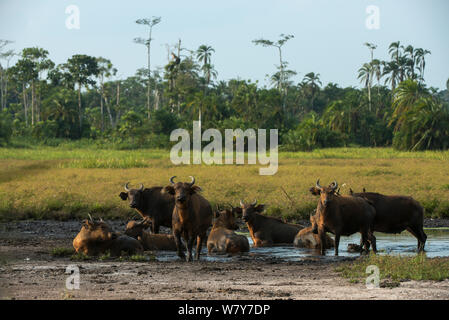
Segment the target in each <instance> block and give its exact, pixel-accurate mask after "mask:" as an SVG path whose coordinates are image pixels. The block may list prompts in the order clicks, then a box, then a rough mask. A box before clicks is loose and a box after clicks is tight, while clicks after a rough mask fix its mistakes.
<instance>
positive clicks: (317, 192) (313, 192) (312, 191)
mask: <svg viewBox="0 0 449 320" xmlns="http://www.w3.org/2000/svg"><path fill="white" fill-rule="evenodd" d="M309 192H310V193H311V194H313V195H314V196H319V195H320V189H318V188H317V187H312V188H310V189H309Z"/></svg>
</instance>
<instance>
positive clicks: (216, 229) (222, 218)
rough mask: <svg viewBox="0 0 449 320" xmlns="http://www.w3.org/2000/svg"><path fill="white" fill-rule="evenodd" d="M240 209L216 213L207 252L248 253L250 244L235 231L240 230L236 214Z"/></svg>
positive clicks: (208, 239)
mask: <svg viewBox="0 0 449 320" xmlns="http://www.w3.org/2000/svg"><path fill="white" fill-rule="evenodd" d="M236 209H240V208H232V209H231V210H229V209H225V210H219V209H218V207H217V211H216V212H215V221H214V224H213V226H212V230H211V231H210V234H209V237H208V238H207V250H208V252H209V253H238V252H248V251H249V242H248V239H247V238H246V237H245V236H243V235H238V234H236V233H235V232H234V230H237V229H238V225H237V223H236V222H235V213H236V212H238V210H236Z"/></svg>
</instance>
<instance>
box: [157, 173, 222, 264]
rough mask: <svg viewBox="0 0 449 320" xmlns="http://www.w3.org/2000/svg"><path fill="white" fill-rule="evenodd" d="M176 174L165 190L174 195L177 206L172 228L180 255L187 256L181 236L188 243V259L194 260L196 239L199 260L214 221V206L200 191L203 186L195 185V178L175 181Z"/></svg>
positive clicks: (174, 210)
mask: <svg viewBox="0 0 449 320" xmlns="http://www.w3.org/2000/svg"><path fill="white" fill-rule="evenodd" d="M174 178H176V177H175V176H173V177H171V178H170V185H169V186H166V187H165V188H164V192H166V193H168V194H170V195H172V196H173V197H174V199H175V206H174V209H173V217H172V230H173V235H174V236H175V243H176V247H177V253H178V256H179V257H180V258H181V259H184V258H185V254H184V246H183V244H182V242H181V237H182V238H184V240H185V241H186V243H187V251H188V255H187V261H191V260H192V248H193V244H194V242H195V240H196V255H195V257H196V259H197V260H199V258H200V253H201V247H202V245H203V241H204V240H206V233H207V229H208V228H209V227H210V225H211V223H212V216H213V214H212V208H211V206H210V203H209V201H207V200H206V199H205V198H203V197H202V196H201V195H200V194H199V192H200V191H201V188H200V187H198V186H195V178H194V177H190V178H191V179H192V181H191V182H176V183H175V182H174V181H173V179H174Z"/></svg>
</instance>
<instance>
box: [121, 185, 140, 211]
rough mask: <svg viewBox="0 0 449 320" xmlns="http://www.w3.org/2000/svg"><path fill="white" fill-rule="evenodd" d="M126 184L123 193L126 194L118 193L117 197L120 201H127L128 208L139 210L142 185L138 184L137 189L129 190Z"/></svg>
mask: <svg viewBox="0 0 449 320" xmlns="http://www.w3.org/2000/svg"><path fill="white" fill-rule="evenodd" d="M128 184H129V182H128V183H127V184H125V191H126V192H120V194H119V197H120V198H121V199H122V200H126V199H129V206H130V207H131V208H133V209H135V208H139V207H140V206H141V205H142V201H143V190H144V188H143V184H140V188H139V189H129V188H128Z"/></svg>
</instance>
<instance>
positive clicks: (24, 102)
mask: <svg viewBox="0 0 449 320" xmlns="http://www.w3.org/2000/svg"><path fill="white" fill-rule="evenodd" d="M22 96H23V109H24V113H25V125H26V126H27V127H28V107H27V95H26V89H25V83H22Z"/></svg>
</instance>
